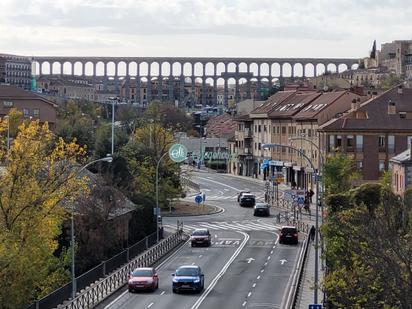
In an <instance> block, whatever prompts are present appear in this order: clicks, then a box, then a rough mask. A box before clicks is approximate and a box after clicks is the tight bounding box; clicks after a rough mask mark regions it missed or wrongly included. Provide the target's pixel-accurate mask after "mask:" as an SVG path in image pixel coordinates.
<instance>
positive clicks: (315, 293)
mask: <svg viewBox="0 0 412 309" xmlns="http://www.w3.org/2000/svg"><path fill="white" fill-rule="evenodd" d="M274 147H286V148H288V149H292V150H294V151H296V152H298V153H299V154H300V155H301V156H302V157H304V158H305V159H306V160H308V162H309V164H310V166H311V168H312V169H313V170H315V166H314V165H313V162H312V161H311V160H310V159H309V157H308V156H307V155H306V154H304V153H303V151H301V150H299V149H297V148H295V147H292V146H286V145H281V144H263V145H262V148H264V149H265V148H266V149H269V148H274ZM315 182H316V223H315V225H316V226H315V228H316V230H315V288H314V295H313V302H314V303H315V304H317V303H318V282H319V277H318V276H319V274H318V272H319V262H318V259H319V251H318V250H319V248H318V243H319V238H318V235H319V201H320V199H319V181H318V177H316V178H315Z"/></svg>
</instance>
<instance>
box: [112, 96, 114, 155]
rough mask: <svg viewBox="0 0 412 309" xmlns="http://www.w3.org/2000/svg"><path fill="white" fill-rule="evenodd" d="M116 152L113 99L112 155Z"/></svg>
mask: <svg viewBox="0 0 412 309" xmlns="http://www.w3.org/2000/svg"><path fill="white" fill-rule="evenodd" d="M113 154H114V100H112V156H113Z"/></svg>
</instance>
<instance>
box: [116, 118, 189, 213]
mask: <svg viewBox="0 0 412 309" xmlns="http://www.w3.org/2000/svg"><path fill="white" fill-rule="evenodd" d="M172 143H173V136H172V135H171V133H170V132H169V131H168V130H166V129H165V128H164V127H162V126H161V125H160V124H159V123H153V124H148V125H146V126H143V127H141V128H139V129H137V130H136V132H135V134H134V135H133V136H132V138H131V139H130V141H129V143H128V144H127V145H126V146H125V147H124V148H123V149H122V152H121V154H120V155H121V156H123V157H124V158H125V159H126V161H127V162H128V167H129V171H130V173H131V175H132V176H133V179H134V181H133V183H132V184H133V189H132V190H133V192H135V193H140V194H142V195H144V196H147V197H150V198H153V197H154V196H155V179H156V165H157V162H158V161H159V160H160V158H161V157H162V155H163V154H165V153H167V152H168V149H169V147H170V146H171V144H172ZM179 173H180V169H179V166H178V165H177V164H176V163H174V162H172V161H171V160H170V159H169V158H168V156H165V157H164V158H163V159H162V161H161V163H160V168H159V179H160V181H159V188H160V190H159V201H160V204H161V205H163V206H164V207H165V206H166V205H167V200H168V199H171V198H173V197H177V196H179V195H180V193H181V187H180V180H179V179H180V178H179V177H180V176H179Z"/></svg>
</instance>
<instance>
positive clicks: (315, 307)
mask: <svg viewBox="0 0 412 309" xmlns="http://www.w3.org/2000/svg"><path fill="white" fill-rule="evenodd" d="M309 309H322V305H314V304H310V305H309Z"/></svg>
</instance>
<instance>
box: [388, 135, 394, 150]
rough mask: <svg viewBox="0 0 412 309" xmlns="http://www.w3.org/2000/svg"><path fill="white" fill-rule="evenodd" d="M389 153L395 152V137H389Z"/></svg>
mask: <svg viewBox="0 0 412 309" xmlns="http://www.w3.org/2000/svg"><path fill="white" fill-rule="evenodd" d="M388 151H389V153H394V152H395V136H394V135H388Z"/></svg>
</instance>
